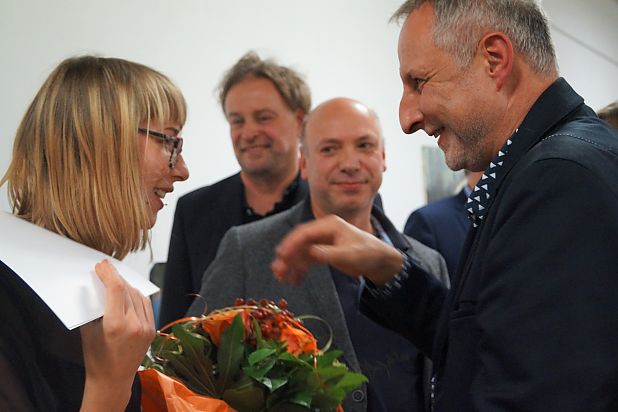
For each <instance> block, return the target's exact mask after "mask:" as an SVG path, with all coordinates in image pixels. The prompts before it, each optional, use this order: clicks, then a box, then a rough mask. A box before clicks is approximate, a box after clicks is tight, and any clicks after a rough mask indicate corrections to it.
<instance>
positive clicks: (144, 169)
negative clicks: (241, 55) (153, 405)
mask: <svg viewBox="0 0 618 412" xmlns="http://www.w3.org/2000/svg"><path fill="white" fill-rule="evenodd" d="M185 117H186V106H185V101H184V98H183V96H182V94H181V93H180V91H179V90H178V89H177V87H176V86H175V85H174V84H173V83H172V82H171V81H170V80H169V79H168V78H167V77H165V76H164V75H162V74H160V73H158V72H156V71H154V70H152V69H150V68H148V67H145V66H142V65H140V64H136V63H132V62H129V61H125V60H121V59H111V58H99V57H90V56H86V57H79V58H72V59H68V60H65V61H64V62H62V63H61V64H60V65H59V66H58V67H57V68H56V69H55V70H54V71H53V72H52V73H51V75H50V76H49V78H48V79H47V80H46V81H45V83H44V84H43V86H42V87H41V89H40V90H39V92H38V93H37V95H36V97H35V98H34V101H33V102H32V103H31V105H30V107H29V108H28V110H27V112H26V114H25V116H24V118H23V120H22V122H21V124H20V126H19V129H18V130H17V134H16V137H15V142H14V147H13V157H12V160H11V163H10V166H9V169H8V171H7V172H6V174H5V176H4V177H3V178H2V181H0V184H7V187H8V192H9V197H10V202H11V206H12V210H13V213H14V214H15V215H17V216H19V217H21V218H23V219H25V220H28V221H30V222H32V223H34V224H36V225H39V226H42V227H44V228H46V229H50V230H52V231H55V232H57V233H59V234H62V235H64V236H66V237H68V238H71V239H73V240H76V241H78V242H80V243H83V244H84V245H87V246H90V247H92V248H94V249H97V250H100V251H102V252H104V253H107V254H109V255H111V256H114V257H116V258H118V259H122V258H124V257H125V256H126V255H127V254H128V253H129V252H131V251H135V250H139V249H143V248H144V247H145V246H146V245H147V243H148V231H149V229H150V228H151V227H152V226H153V225H154V223H155V220H156V215H157V212H158V211H159V210H160V209H161V208H162V207H163V203H162V198H163V197H164V196H165V194H166V193H168V192H171V191H172V190H173V186H174V183H175V182H177V181H181V180H185V179H187V177H188V175H189V173H188V170H187V167H186V165H185V163H184V160H183V158H182V155H181V150H182V139H181V138H180V137H178V135H179V134H180V131H181V129H182V127H183V125H184V122H185ZM34 258H36V257H34ZM66 258H70V257H66V256H58V259H66ZM95 270H96V272H97V274H98V276H99V278H100V279H101V281H102V282H103V284H104V285H105V287H106V293H107V298H106V308H105V314H104V315H103V317H102V318H101V319H99V320H97V321H94V322H91V323H89V324H87V325H85V326H82V327H81V328H79V329H78V330H74V331H68V330H67V329H66V328H65V327H64V326H63V325H62V323H61V322H60V320H59V319H58V318H57V317H56V316H55V315H54V314H53V313H52V312H51V311H50V310H49V309H48V308H47V306H46V305H45V304H44V303H43V301H41V300H40V299H39V298H38V296H37V295H36V294H35V293H34V292H33V291H32V290H31V289H30V288H29V287H28V286H27V285H26V284H25V283H23V281H21V279H20V278H19V277H18V276H16V275H15V273H13V271H12V270H11V269H10V268H9V267H8V266H6V265H5V264H4V263H2V262H0V327H2V334H1V335H0V376H2V382H3V383H2V385H0V410H6V411H9V410H10V411H39V410H41V411H43V410H44V411H74V410H84V411H99V410H101V411H105V412H110V411H122V410H125V409H126V410H139V382H138V380H137V379H136V374H135V372H136V370H137V368H138V365H139V363H140V361H141V360H142V358H143V356H144V354H145V352H146V350H147V348H148V345H149V343H150V341H151V339H152V337H153V336H154V321H153V314H152V307H151V305H150V301H149V300H148V299H147V298H145V297H144V296H143V295H142V294H141V293H140V292H139V291H137V290H136V289H134V288H132V287H131V286H129V285H128V284H127V283H126V282H125V281H124V280H123V279H122V277H121V276H120V275H119V274H118V273H117V272H116V270H115V268H114V267H113V266H112V265H111V264H110V263H108V262H106V261H104V262H102V263H99V264H98V265H97V266H96V268H95ZM134 381H135V382H134Z"/></svg>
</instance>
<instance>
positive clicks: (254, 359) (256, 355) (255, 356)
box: [248, 348, 277, 366]
mask: <svg viewBox="0 0 618 412" xmlns="http://www.w3.org/2000/svg"><path fill="white" fill-rule="evenodd" d="M275 353H277V351H276V350H275V349H267V348H265V349H258V350H256V351H255V352H253V353H251V354H250V355H249V359H248V360H249V365H252V366H253V365H255V364H256V363H258V362H260V361H262V360H264V359H265V358H267V357H269V356H271V355H273V354H275Z"/></svg>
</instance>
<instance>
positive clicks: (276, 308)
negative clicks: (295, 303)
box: [236, 298, 297, 345]
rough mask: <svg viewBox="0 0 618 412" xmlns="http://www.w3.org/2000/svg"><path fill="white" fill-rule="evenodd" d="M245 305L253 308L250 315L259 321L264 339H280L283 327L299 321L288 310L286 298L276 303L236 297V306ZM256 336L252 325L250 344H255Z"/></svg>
mask: <svg viewBox="0 0 618 412" xmlns="http://www.w3.org/2000/svg"><path fill="white" fill-rule="evenodd" d="M245 305H246V306H248V307H250V308H251V310H250V311H249V316H250V318H252V319H255V320H256V321H257V323H258V325H259V327H260V330H261V332H262V337H263V338H264V339H275V340H279V339H280V338H281V329H282V328H285V327H286V326H287V325H288V324H290V323H296V322H297V320H296V319H294V314H293V313H292V312H290V311H289V310H287V307H288V302H287V301H286V300H285V299H280V300H279V302H277V303H276V304H275V302H274V301H272V300H266V299H260V301H259V302H256V301H255V300H253V299H247V301H246V302H245V300H244V299H241V298H238V299H236V306H245ZM252 323H253V322H252ZM256 338H257V337H256V333H255V331H254V330H253V327H252V329H251V332H250V333H249V338H248V342H249V344H250V345H255V344H256Z"/></svg>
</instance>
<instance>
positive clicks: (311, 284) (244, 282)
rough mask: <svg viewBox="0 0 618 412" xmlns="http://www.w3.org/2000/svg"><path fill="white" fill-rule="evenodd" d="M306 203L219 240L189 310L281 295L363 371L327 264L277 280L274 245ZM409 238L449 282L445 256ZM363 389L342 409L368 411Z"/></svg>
mask: <svg viewBox="0 0 618 412" xmlns="http://www.w3.org/2000/svg"><path fill="white" fill-rule="evenodd" d="M307 202H308V200H304V201H302V202H300V203H299V204H297V205H296V206H294V207H292V208H291V209H289V210H287V211H284V212H281V213H279V214H278V215H275V216H271V217H268V218H266V219H263V220H261V221H257V222H253V223H249V224H246V225H242V226H236V227H232V228H231V229H230V230H229V231H228V232H227V233H226V234H225V236H224V237H223V239H222V240H221V244H220V245H219V249H218V251H217V256H216V257H215V260H214V261H213V262H212V264H211V265H210V266H209V267H208V269H207V271H206V273H205V274H204V277H203V280H202V288H201V290H200V296H201V298H197V299H196V300H195V301H194V303H193V304H192V305H191V307H190V308H189V311H188V312H187V315H198V314H201V313H205V312H210V311H211V310H214V309H218V308H222V307H226V306H232V305H234V301H235V299H236V298H239V297H241V298H254V299H256V300H258V299H261V298H265V299H272V300H274V301H275V302H276V301H278V300H279V299H280V298H282V297H283V298H285V299H286V300H287V301H288V303H289V310H291V311H292V312H293V313H294V314H296V315H306V314H311V315H316V316H319V317H321V318H322V319H324V320H325V321H326V322H327V323H328V324H329V325H330V327H331V328H332V330H333V332H334V336H333V343H332V345H333V347H334V348H337V349H339V350H341V351H343V357H342V358H343V359H342V361H344V362H345V363H346V364H347V365H348V366H349V367H350V368H351V369H352V370H354V371H357V372H360V366H359V362H358V359H357V357H356V354H355V352H354V348H353V346H352V341H351V339H350V336H349V334H348V329H347V326H346V321H345V318H344V314H343V310H342V308H341V305H340V303H339V297H338V295H337V291H336V289H335V285H334V282H333V280H332V276H331V273H330V269H329V268H328V266H326V265H317V266H314V267H313V268H312V269H310V271H309V273H308V274H307V276H305V278H304V280H303V282H302V283H301V284H300V285H299V286H291V285H288V284H282V283H280V282H278V281H277V280H276V279H275V278H274V276H273V274H272V272H271V270H270V264H271V262H272V261H273V259H274V250H275V247H276V246H277V245H278V244H279V242H280V241H281V240H282V239H283V237H284V236H285V235H286V234H287V233H288V232H289V231H290V230H291V229H292V228H294V226H296V225H297V224H299V223H301V222H302V220H303V210H304V208H305V207H308V206H307ZM406 240H407V241H408V242H409V244H410V246H411V247H410V248H409V249H408V251H407V252H408V254H410V256H411V257H412V258H413V259H414V260H415V261H416V262H418V263H419V264H420V265H421V266H422V267H423V268H424V269H425V270H426V271H427V272H429V273H435V274H436V276H438V277H439V278H440V280H442V281H444V282H448V273H447V269H446V264H445V262H444V259H443V258H442V256H441V255H440V254H439V253H438V252H436V251H435V250H433V249H430V248H428V247H427V246H424V245H423V244H421V243H420V242H418V241H416V240H414V239H411V238H406ZM204 304H206V307H205V305H204ZM310 328H311V330H312V332H314V334H315V335H316V337H317V338H318V342H319V343H323V342H324V341H325V339H326V338H327V336H325V335H326V334H325V333H324V332H325V331H322V332H320V331H316V330H314V328H313V327H311V325H310ZM365 393H366V388H363V389H362V393H360V391H359V393H355V394H352V396H350V397H349V398H351V399H348V400H347V401H346V402H345V403H344V405H343V406H344V410H345V411H346V412H352V411H358V412H365V411H366V410H367V398H366V396H364V394H365Z"/></svg>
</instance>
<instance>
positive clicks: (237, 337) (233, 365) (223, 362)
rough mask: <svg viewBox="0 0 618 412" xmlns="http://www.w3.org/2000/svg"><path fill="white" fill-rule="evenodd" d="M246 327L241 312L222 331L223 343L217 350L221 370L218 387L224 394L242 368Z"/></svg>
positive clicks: (219, 369)
mask: <svg viewBox="0 0 618 412" xmlns="http://www.w3.org/2000/svg"><path fill="white" fill-rule="evenodd" d="M244 334H245V328H244V325H243V322H242V317H241V315H240V314H238V315H236V316H235V317H234V320H233V321H232V324H231V325H230V326H228V327H227V328H225V330H224V331H223V333H221V343H220V344H219V350H218V351H217V365H218V372H219V379H218V388H219V391H218V392H219V393H220V394H223V391H224V390H225V388H227V387H228V386H229V385H230V383H231V381H232V379H233V378H234V376H235V375H236V374H237V373H238V371H239V370H240V362H241V360H242V358H243V354H244V351H245V346H244V344H243V340H244Z"/></svg>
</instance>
